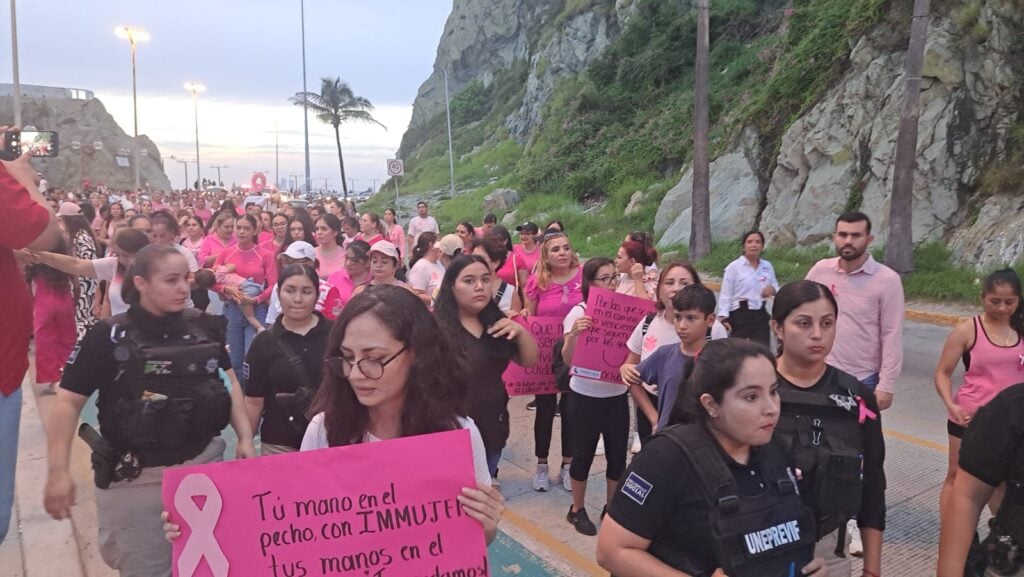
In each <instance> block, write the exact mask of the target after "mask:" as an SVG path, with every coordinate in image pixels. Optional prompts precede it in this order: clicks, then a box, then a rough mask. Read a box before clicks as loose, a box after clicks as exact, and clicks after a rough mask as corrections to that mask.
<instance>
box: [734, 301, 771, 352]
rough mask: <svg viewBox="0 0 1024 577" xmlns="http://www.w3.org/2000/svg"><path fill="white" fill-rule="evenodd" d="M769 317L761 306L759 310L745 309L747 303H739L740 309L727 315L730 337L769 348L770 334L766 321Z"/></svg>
mask: <svg viewBox="0 0 1024 577" xmlns="http://www.w3.org/2000/svg"><path fill="white" fill-rule="evenodd" d="M770 320H771V317H770V316H769V315H768V311H766V310H764V306H763V305H762V306H761V308H759V309H754V310H751V309H749V308H747V302H746V301H743V302H741V303H740V308H738V309H736V310H734V311H732V312H731V313H729V326H730V327H732V332H730V333H729V336H730V337H736V338H739V339H747V340H748V341H754V342H756V343H761V344H762V345H764V346H766V347H770V346H771V332H770V331H769V328H768V321H770Z"/></svg>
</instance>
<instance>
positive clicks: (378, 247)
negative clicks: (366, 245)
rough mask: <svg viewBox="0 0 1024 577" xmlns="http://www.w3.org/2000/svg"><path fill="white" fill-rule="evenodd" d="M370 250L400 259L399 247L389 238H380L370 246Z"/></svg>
mask: <svg viewBox="0 0 1024 577" xmlns="http://www.w3.org/2000/svg"><path fill="white" fill-rule="evenodd" d="M370 252H379V253H380V254H382V255H384V256H390V257H391V258H393V259H395V260H398V258H399V257H398V247H397V246H395V244H394V243H393V242H391V241H388V240H378V241H377V242H375V243H374V244H373V246H371V247H370Z"/></svg>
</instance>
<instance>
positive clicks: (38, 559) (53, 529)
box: [14, 368, 84, 577]
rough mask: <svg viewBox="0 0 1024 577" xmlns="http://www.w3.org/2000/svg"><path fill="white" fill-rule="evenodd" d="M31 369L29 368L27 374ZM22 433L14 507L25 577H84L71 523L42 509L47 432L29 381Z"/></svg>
mask: <svg viewBox="0 0 1024 577" xmlns="http://www.w3.org/2000/svg"><path fill="white" fill-rule="evenodd" d="M32 371H33V368H30V369H29V373H30V374H31V372H32ZM22 395H23V398H24V400H23V402H22V407H21V432H20V436H19V438H18V472H17V476H16V480H15V489H14V492H15V495H14V506H15V515H16V516H17V518H18V520H19V525H20V529H21V531H20V535H19V537H20V539H21V555H22V563H23V567H24V571H25V572H24V575H25V577H41V576H44V575H60V576H61V577H84V568H83V567H82V559H81V555H80V552H79V549H78V542H77V540H76V539H75V532H74V526H73V525H72V523H71V522H70V521H55V520H53V518H51V517H50V515H49V514H48V513H47V512H46V510H45V509H44V508H43V487H45V486H46V469H47V467H46V430H45V429H44V428H43V423H42V420H41V419H40V414H39V411H38V408H37V406H36V396H35V393H34V391H33V387H32V379H31V378H30V377H28V376H26V378H25V380H24V382H23V383H22Z"/></svg>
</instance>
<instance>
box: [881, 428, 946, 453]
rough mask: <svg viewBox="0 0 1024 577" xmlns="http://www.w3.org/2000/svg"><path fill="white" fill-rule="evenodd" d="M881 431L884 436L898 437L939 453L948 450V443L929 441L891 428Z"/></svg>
mask: <svg viewBox="0 0 1024 577" xmlns="http://www.w3.org/2000/svg"><path fill="white" fill-rule="evenodd" d="M882 433H884V434H885V436H886V437H891V438H893V439H898V440H900V441H905V442H907V443H912V444H914V445H917V446H919V447H924V448H926V449H932V450H934V451H938V452H940V453H948V452H949V445H946V444H944V443H936V442H935V441H929V440H927V439H921V438H918V437H915V436H913V435H908V434H906V433H901V432H899V431H894V430H892V429H882Z"/></svg>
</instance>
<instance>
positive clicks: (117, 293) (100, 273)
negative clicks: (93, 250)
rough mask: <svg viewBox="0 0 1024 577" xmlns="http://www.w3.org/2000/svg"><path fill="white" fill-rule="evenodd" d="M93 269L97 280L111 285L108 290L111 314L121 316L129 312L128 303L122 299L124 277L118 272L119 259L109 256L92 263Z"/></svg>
mask: <svg viewBox="0 0 1024 577" xmlns="http://www.w3.org/2000/svg"><path fill="white" fill-rule="evenodd" d="M92 269H93V270H94V271H96V279H97V280H101V281H104V280H105V281H107V282H108V283H110V285H109V286H108V288H107V298H109V299H110V314H111V315H119V314H121V313H126V312H128V303H126V302H124V299H122V298H121V285H122V284H124V279H123V275H121V274H119V273H118V272H117V257H116V256H108V257H106V258H98V259H96V260H94V261H92Z"/></svg>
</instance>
